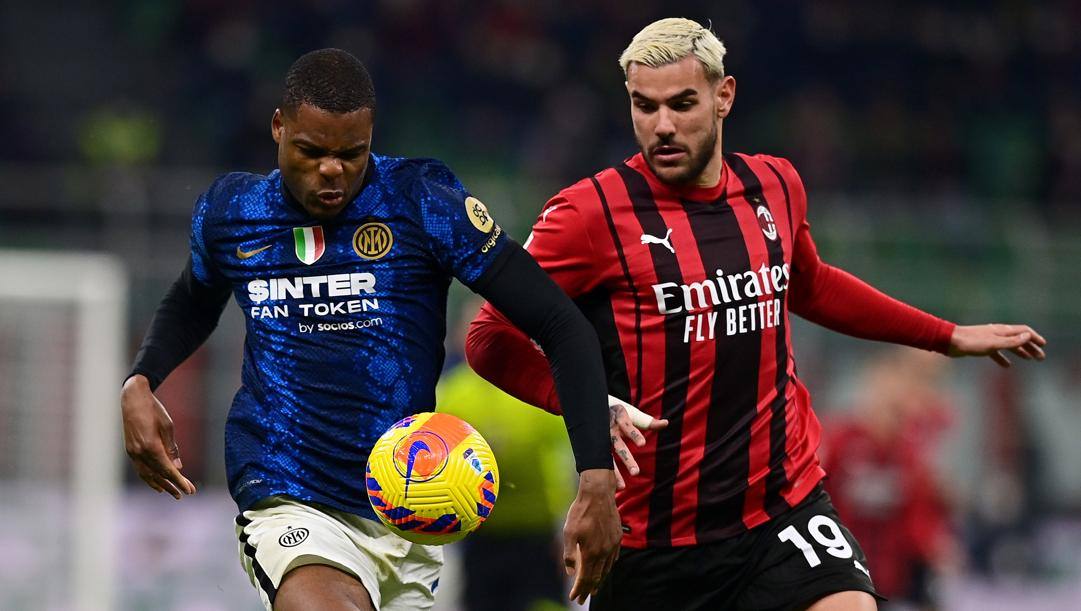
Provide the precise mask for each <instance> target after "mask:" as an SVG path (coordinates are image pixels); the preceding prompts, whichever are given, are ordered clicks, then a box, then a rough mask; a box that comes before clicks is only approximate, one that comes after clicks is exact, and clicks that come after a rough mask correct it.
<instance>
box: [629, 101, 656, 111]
mask: <svg viewBox="0 0 1081 611" xmlns="http://www.w3.org/2000/svg"><path fill="white" fill-rule="evenodd" d="M634 107H635V108H637V109H638V110H641V111H642V112H653V111H655V110H657V105H656V104H650V103H649V102H635V103H634Z"/></svg>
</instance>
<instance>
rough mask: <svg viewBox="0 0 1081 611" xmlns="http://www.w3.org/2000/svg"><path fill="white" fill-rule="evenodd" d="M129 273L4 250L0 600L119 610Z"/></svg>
mask: <svg viewBox="0 0 1081 611" xmlns="http://www.w3.org/2000/svg"><path fill="white" fill-rule="evenodd" d="M127 299H128V296H127V280H126V276H125V273H124V268H123V266H122V265H121V264H120V263H119V262H118V260H117V259H115V258H114V257H110V256H107V255H100V254H88V253H63V254H61V253H56V252H48V251H29V250H0V525H2V526H0V549H2V550H4V552H3V554H0V609H47V610H61V609H62V610H83V609H87V610H89V609H94V610H97V609H114V608H116V600H117V599H116V585H117V584H116V566H117V558H116V553H117V552H116V549H117V546H116V532H117V529H116V527H117V524H116V516H117V515H118V509H119V507H118V505H119V503H118V498H119V497H118V495H119V494H120V484H121V482H120V477H121V475H120V473H121V472H120V466H121V459H122V454H123V450H122V445H123V444H122V439H121V430H120V429H121V427H120V414H119V408H118V403H117V401H118V396H119V394H118V393H119V390H120V382H121V377H122V376H123V373H122V372H123V364H122V362H123V359H124V350H125V341H126V340H125V337H126V333H127V326H126V316H127Z"/></svg>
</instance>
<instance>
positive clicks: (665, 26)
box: [619, 17, 725, 80]
mask: <svg viewBox="0 0 1081 611" xmlns="http://www.w3.org/2000/svg"><path fill="white" fill-rule="evenodd" d="M724 53H725V48H724V43H723V42H721V41H720V40H718V39H717V35H716V34H714V33H713V32H712V31H710V29H709V28H707V27H704V26H702V24H700V23H698V22H697V21H692V20H690V19H684V18H682V17H669V18H667V19H661V20H659V21H654V22H653V23H651V24H649V25H647V26H646V27H644V28H642V31H641V32H638V33H637V34H635V36H634V38H633V39H631V44H629V45H627V48H626V49H624V50H623V54H622V55H620V56H619V65H620V67H621V68H623V76H624V77H626V76H627V69H628V68H630V66H631V62H638V63H640V64H644V65H646V66H649V67H650V68H659V67H661V66H666V65H668V64H674V63H676V62H678V61H680V60H681V59H683V58H685V57H687V56H688V55H691V54H694V56H695V57H697V58H698V61H699V62H701V64H702V67H703V68H705V70H706V76H707V77H708V78H709V79H710V80H714V79H718V78H721V77H723V76H724Z"/></svg>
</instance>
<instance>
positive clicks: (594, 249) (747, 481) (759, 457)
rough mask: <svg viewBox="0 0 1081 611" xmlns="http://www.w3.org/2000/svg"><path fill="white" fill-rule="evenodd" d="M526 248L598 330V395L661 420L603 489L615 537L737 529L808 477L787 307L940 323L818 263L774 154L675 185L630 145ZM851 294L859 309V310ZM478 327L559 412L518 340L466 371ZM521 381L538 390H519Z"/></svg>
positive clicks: (810, 431)
mask: <svg viewBox="0 0 1081 611" xmlns="http://www.w3.org/2000/svg"><path fill="white" fill-rule="evenodd" d="M526 247H527V249H528V250H529V252H530V253H531V254H532V255H533V256H534V258H536V260H537V262H538V263H540V265H541V266H542V267H543V268H544V269H545V270H546V271H547V272H548V273H549V274H550V275H551V277H552V278H553V279H554V280H555V281H556V282H557V283H558V284H559V285H560V286H561V287H562V288H563V289H564V290H565V291H566V292H567V294H568V295H570V296H571V297H572V298H573V299H575V301H576V302H577V304H578V305H579V307H580V308H581V309H582V311H583V312H584V313H585V314H586V316H587V318H589V319H590V321H591V322H592V324H593V326H594V328H595V329H596V331H597V334H598V336H599V338H600V342H601V347H602V351H603V353H604V359H605V368H606V371H607V375H608V387H609V393H610V394H612V395H614V396H617V397H619V398H621V399H623V400H625V401H627V402H629V403H631V404H633V405H636V406H637V407H639V408H640V409H641V410H643V411H645V412H646V413H648V414H650V415H652V416H654V417H657V418H667V419H668V421H669V425H668V427H667V428H665V429H663V430H661V431H658V432H657V433H656V434H650V435H647V436H646V438H647V445H646V446H645V447H643V448H636V449H634V450H633V451H634V454H635V458H636V459H637V461H638V464H639V466H640V467H641V472H640V473H639V474H638V475H637V476H630V475H629V474H627V473H626V472H625V471H624V477H625V479H626V483H627V486H626V489H624V490H622V491H620V492H619V493H618V494H617V500H618V502H619V510H620V517H621V518H622V520H623V523H624V532H625V534H624V538H623V545H625V546H628V547H656V546H682V545H694V544H697V543H704V542H708V541H711V540H717V539H721V538H725V537H729V536H732V535H736V534H739V533H741V532H744V531H746V530H747V529H750V528H754V527H755V526H758V525H760V524H763V523H765V522H767V521H769V520H770V519H771V518H772V517H774V516H777V515H778V514H779V513H781V512H783V511H785V510H787V509H788V508H790V507H792V506H794V505H796V504H798V503H799V502H800V501H801V500H803V498H804V497H805V496H806V495H807V494H808V493H809V492H810V491H811V490H812V489H813V488H814V486H815V485H816V484H817V483H818V482H819V481H820V480H821V479H822V477H823V476H824V472H823V470H822V469H821V468H820V467H819V462H818V458H817V457H816V449H817V447H818V443H819V435H820V427H819V423H818V420H817V419H816V417H815V415H814V413H813V412H812V410H811V400H810V396H809V394H808V392H807V389H806V388H805V387H804V385H803V384H802V383H801V382H800V380H799V378H798V377H797V374H796V365H795V358H794V354H793V350H792V342H791V336H790V329H789V320H788V316H789V311H790V310H791V311H793V312H796V313H799V314H801V315H804V316H806V317H807V318H809V319H811V320H813V321H815V322H819V323H821V324H824V325H826V326H829V327H831V328H835V329H838V330H842V331H844V332H848V333H852V334H854V335H859V336H864V337H872V338H874V339H887V340H891V341H900V342H903V343H909V344H911V345H919V346H921V347H925V348H934V349H939V350H944V349H945V342H948V339H949V334H950V333H951V332H952V326H951V325H950V324H949V323H946V322H945V321H941V320H939V319H937V318H934V317H932V316H930V315H927V314H924V313H922V312H919V311H918V310H916V309H915V308H911V307H910V306H906V305H904V304H901V303H900V302H896V301H894V300H892V299H890V298H889V297H886V296H885V295H882V294H881V293H878V292H877V291H875V290H874V289H872V288H871V287H869V286H867V285H865V284H863V283H862V282H860V281H859V280H857V279H855V278H853V277H851V276H849V275H847V274H845V273H844V272H842V271H841V270H838V269H836V268H831V267H829V266H827V265H825V264H823V263H821V261H820V260H819V258H818V254H817V251H816V249H815V246H814V242H813V240H812V239H811V235H810V226H809V224H808V222H807V199H806V194H805V192H804V189H803V185H802V183H801V181H800V179H799V176H798V175H797V173H796V171H795V170H794V168H793V167H792V165H791V164H790V163H788V162H787V161H786V160H784V159H780V158H776V157H769V156H764V155H755V156H749V155H742V154H726V155H725V156H724V166H723V170H722V175H721V180H720V182H719V184H718V185H717V186H716V187H714V188H709V189H705V188H689V189H678V188H675V187H672V186H670V185H667V184H665V183H663V182H661V181H660V180H659V179H658V178H657V177H656V176H655V175H654V174H653V173H652V172H651V171H650V169H649V167H648V165H647V164H646V163H645V161H644V159H643V157H642V155H641V154H639V155H636V156H634V157H632V158H630V159H628V160H627V161H626V162H625V163H624V164H622V165H620V166H618V167H615V168H610V169H607V170H604V171H602V172H600V173H599V174H596V175H595V176H593V177H591V178H588V179H586V180H583V181H581V182H578V183H577V184H575V185H572V186H571V187H568V188H567V189H564V190H563V191H561V192H560V193H559V194H558V195H556V196H555V197H553V198H552V199H551V200H550V201H549V202H548V203H547V205H546V206H545V207H544V209H543V211H542V212H541V214H540V216H539V217H538V219H537V222H536V224H535V225H534V227H533V232H532V234H531V235H530V238H529V240H527V242H526ZM848 296H856V297H858V299H852V300H849V299H847V297H848ZM838 298H843V299H844V300H845V301H851V303H848V304H840V305H838V304H836V301H837V300H838ZM861 299H867V303H868V306H867V307H866V308H864V309H865V310H866V311H865V312H862V311H860V310H859V309H856V308H859V307H860V304H861ZM853 305H855V306H856V308H853ZM872 306H874V307H872ZM883 314H888V315H889V316H883ZM864 316H880V317H881V318H879V319H878V320H871V319H868V320H862V319H861V317H864ZM898 320H899V321H900V322H896V321H898ZM486 324H496V325H498V324H501V322H500V320H499V316H498V314H497V313H495V312H493V311H492V310H491V307H490V306H485V310H483V311H482V313H481V315H480V317H478V320H477V321H476V322H475V323H474V329H473V331H471V334H470V345H469V352H470V354H469V358H470V362H471V364H473V365H474V367H475V368H477V369H478V371H479V372H480V373H481V374H482V375H484V376H485V377H487V378H489V379H490V380H492V381H493V382H495V383H496V384H497V385H499V386H501V387H502V388H504V389H505V390H507V391H508V392H511V394H515V395H516V396H519V397H520V398H523V399H525V400H527V401H530V402H532V403H534V404H540V405H546V406H547V407H548V408H549V409H553V411H555V409H556V406H555V405H553V403H554V402H555V401H554V393H553V392H552V390H551V386H550V384H548V383H547V382H545V383H543V384H539V383H538V380H545V374H546V368H545V366H544V362H543V358H541V357H539V356H536V355H534V356H528V355H525V354H524V353H522V352H515V353H513V356H514V359H509V360H513V362H514V364H515V367H514V369H515V370H516V371H515V372H513V373H512V372H509V371H508V367H507V366H505V365H499V366H495V367H484V366H483V363H481V364H482V366H481V367H477V365H478V362H483V361H485V360H489V358H486V357H490V359H495V358H496V357H495V354H500V355H501V356H502V359H503V362H504V363H505V362H506V361H507V360H508V358H507V357H508V356H509V353H508V351H507V350H502V351H501V350H498V349H493V345H494V342H491V341H486V340H483V335H484V332H483V330H484V327H485V325H486ZM943 334H945V340H943ZM482 340H483V341H482ZM481 352H486V353H487V355H479V356H478V354H476V353H481ZM493 353H495V354H493ZM519 357H521V358H519ZM530 359H532V360H530ZM484 369H489V371H484ZM500 371H502V372H504V373H499V372H500ZM548 377H550V376H548ZM527 380H531V381H532V382H531V383H532V384H533V385H534V386H535V387H536V388H538V389H539V393H538V391H523V387H524V386H526V385H528V384H529V383H530V382H528V381H527ZM516 391H518V392H516Z"/></svg>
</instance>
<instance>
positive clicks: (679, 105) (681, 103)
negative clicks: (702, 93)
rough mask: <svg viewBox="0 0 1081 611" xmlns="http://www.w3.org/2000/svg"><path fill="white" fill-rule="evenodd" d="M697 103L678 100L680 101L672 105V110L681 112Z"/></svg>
mask: <svg viewBox="0 0 1081 611" xmlns="http://www.w3.org/2000/svg"><path fill="white" fill-rule="evenodd" d="M697 103H698V102H697V101H696V100H680V101H678V102H676V103H674V104H672V109H673V110H681V111H682V110H690V109H691V108H693V107H694V106H695V105H696V104H697Z"/></svg>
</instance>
